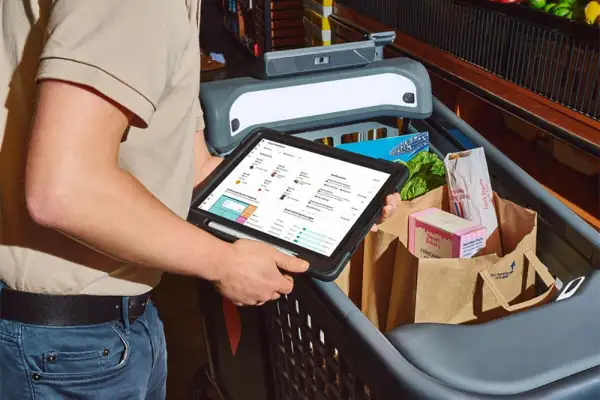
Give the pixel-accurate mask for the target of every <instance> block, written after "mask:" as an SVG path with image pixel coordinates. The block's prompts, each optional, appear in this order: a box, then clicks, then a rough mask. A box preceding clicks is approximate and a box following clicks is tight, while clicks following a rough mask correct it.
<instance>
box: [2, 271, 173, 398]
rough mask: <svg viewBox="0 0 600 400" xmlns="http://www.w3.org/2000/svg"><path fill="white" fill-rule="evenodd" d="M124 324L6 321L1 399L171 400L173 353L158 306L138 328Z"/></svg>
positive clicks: (149, 310)
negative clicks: (169, 354)
mask: <svg viewBox="0 0 600 400" xmlns="http://www.w3.org/2000/svg"><path fill="white" fill-rule="evenodd" d="M0 285H1V283H0ZM0 290H2V288H1V286H0ZM123 321H128V319H127V318H124V319H123ZM123 321H115V322H111V323H106V324H100V325H93V326H77V327H49V326H37V325H26V324H21V323H19V322H12V321H6V320H0V399H19V400H27V399H44V400H46V399H86V400H87V399H102V400H106V399H110V400H120V399H146V400H163V399H165V397H166V380H167V349H166V343H165V336H164V330H163V324H162V322H161V320H160V318H159V316H158V312H157V310H156V307H154V305H153V304H152V303H151V302H149V303H148V306H147V307H146V310H145V312H144V314H143V315H142V316H141V317H139V318H138V319H137V320H136V321H135V322H134V323H132V324H129V323H128V322H123Z"/></svg>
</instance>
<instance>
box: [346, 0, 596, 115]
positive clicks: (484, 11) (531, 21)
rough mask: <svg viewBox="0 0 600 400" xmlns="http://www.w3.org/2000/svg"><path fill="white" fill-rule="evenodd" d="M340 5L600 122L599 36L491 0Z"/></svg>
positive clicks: (378, 0) (359, 0)
mask: <svg viewBox="0 0 600 400" xmlns="http://www.w3.org/2000/svg"><path fill="white" fill-rule="evenodd" d="M337 4H338V5H340V6H344V7H346V8H348V9H352V10H354V11H356V12H357V13H359V14H361V15H363V16H366V17H369V18H371V19H373V20H377V21H380V22H382V23H383V24H384V25H386V26H389V27H391V28H393V29H394V30H396V31H397V32H400V33H404V34H406V35H407V36H410V37H412V38H414V39H417V40H419V41H420V42H422V43H426V44H428V45H430V46H432V47H435V48H438V49H441V50H444V51H446V52H448V53H450V54H452V55H454V56H456V57H458V58H461V59H462V60H464V61H467V62H469V63H472V64H474V65H477V66H479V67H481V68H483V69H486V70H487V71H489V72H492V73H494V74H496V75H498V76H500V77H502V78H504V79H506V80H508V81H510V82H512V83H514V84H516V85H518V86H520V87H523V88H526V89H529V90H531V91H533V92H535V93H537V94H540V95H542V96H544V97H546V98H548V99H550V100H553V101H555V102H557V103H559V104H561V105H564V106H565V107H568V108H570V109H572V110H575V111H577V112H579V113H581V114H583V115H586V116H588V117H591V118H594V119H596V120H600V40H599V39H600V29H599V28H597V27H595V26H592V25H587V24H585V23H583V22H579V21H572V20H568V19H565V18H560V17H556V16H554V15H551V14H546V13H543V12H540V11H538V10H534V9H532V8H529V7H528V6H525V5H517V4H502V3H499V2H493V1H488V0H429V1H422V0H403V1H397V0H339V1H338V2H337Z"/></svg>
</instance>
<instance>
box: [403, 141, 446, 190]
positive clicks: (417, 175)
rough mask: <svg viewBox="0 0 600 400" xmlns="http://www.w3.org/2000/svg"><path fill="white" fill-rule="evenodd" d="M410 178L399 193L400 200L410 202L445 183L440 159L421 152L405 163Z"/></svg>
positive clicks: (443, 169)
mask: <svg viewBox="0 0 600 400" xmlns="http://www.w3.org/2000/svg"><path fill="white" fill-rule="evenodd" d="M406 166H407V167H408V170H409V171H410V176H409V178H408V181H407V182H406V183H405V184H404V186H403V187H402V190H401V191H400V197H401V198H402V200H405V201H406V200H412V199H415V198H417V197H419V196H422V195H424V194H425V193H427V192H429V191H431V190H433V189H436V188H438V187H440V186H442V185H444V184H445V183H446V168H445V167H444V162H443V161H442V160H440V158H439V157H438V156H437V155H435V154H433V153H430V152H428V151H422V152H420V153H419V154H417V155H416V156H415V157H414V158H412V159H411V160H410V161H409V162H407V163H406Z"/></svg>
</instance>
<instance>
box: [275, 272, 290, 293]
mask: <svg viewBox="0 0 600 400" xmlns="http://www.w3.org/2000/svg"><path fill="white" fill-rule="evenodd" d="M282 277H283V279H281V283H280V284H279V290H278V292H279V293H281V294H290V293H292V290H293V289H294V278H292V277H291V276H288V275H282Z"/></svg>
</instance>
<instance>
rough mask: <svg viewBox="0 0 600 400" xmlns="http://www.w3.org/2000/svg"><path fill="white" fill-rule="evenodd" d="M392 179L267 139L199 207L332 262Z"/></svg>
mask: <svg viewBox="0 0 600 400" xmlns="http://www.w3.org/2000/svg"><path fill="white" fill-rule="evenodd" d="M388 178H389V174H387V173H385V172H381V171H377V170H373V169H370V168H367V167H363V166H359V165H354V164H351V163H349V162H346V161H340V160H336V159H333V158H330V157H327V156H324V155H320V154H315V153H311V152H309V151H306V150H302V149H299V148H296V147H292V146H288V145H285V144H281V143H276V142H273V141H271V140H268V139H262V140H261V141H260V142H259V143H258V144H257V145H256V146H255V147H254V148H253V149H252V150H251V151H250V153H249V154H248V155H247V156H246V157H245V158H244V159H243V160H242V161H241V162H240V163H239V164H238V165H237V166H236V167H235V168H234V169H233V171H231V173H229V175H228V176H227V177H225V179H224V180H223V181H222V182H221V183H220V184H219V185H218V186H217V187H216V189H215V190H214V191H213V192H212V193H211V194H210V195H208V196H207V198H206V199H205V200H204V201H203V202H202V203H201V204H200V205H199V206H198V208H200V209H202V210H205V211H208V212H209V213H212V214H215V215H218V216H221V217H223V218H226V219H228V220H231V221H235V222H237V223H239V224H242V225H245V226H247V227H249V228H252V229H255V230H257V231H260V232H263V233H266V234H268V235H270V236H274V237H277V238H279V239H282V240H284V241H287V242H289V243H293V244H295V245H297V246H300V247H302V248H305V249H307V250H311V251H313V252H316V253H319V254H322V255H324V256H327V257H329V256H331V255H332V253H333V252H334V250H335V249H336V248H337V247H338V245H339V244H340V242H341V241H342V240H343V239H344V237H345V236H346V234H347V233H348V231H349V230H350V229H351V228H352V226H353V225H354V224H355V223H356V221H357V219H358V218H359V217H360V216H361V214H362V213H363V212H364V210H365V208H366V207H367V206H368V205H369V203H370V202H371V201H372V200H373V198H374V197H375V195H376V194H377V193H378V192H379V190H380V189H381V187H382V186H383V185H384V184H385V182H386V181H387V179H388Z"/></svg>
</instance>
